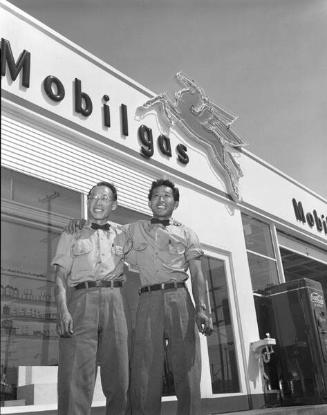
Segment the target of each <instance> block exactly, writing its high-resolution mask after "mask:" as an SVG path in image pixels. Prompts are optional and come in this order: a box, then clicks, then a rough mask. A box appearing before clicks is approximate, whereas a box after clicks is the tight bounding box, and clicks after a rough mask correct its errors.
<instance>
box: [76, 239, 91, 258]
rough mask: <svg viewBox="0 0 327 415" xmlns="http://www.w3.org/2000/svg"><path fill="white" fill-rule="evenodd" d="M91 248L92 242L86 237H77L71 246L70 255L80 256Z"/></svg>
mask: <svg viewBox="0 0 327 415" xmlns="http://www.w3.org/2000/svg"><path fill="white" fill-rule="evenodd" d="M92 249H93V246H92V242H91V241H89V240H87V239H79V240H77V241H76V242H75V243H74V245H73V246H72V255H73V256H80V255H86V254H89V253H90V252H91V251H92Z"/></svg>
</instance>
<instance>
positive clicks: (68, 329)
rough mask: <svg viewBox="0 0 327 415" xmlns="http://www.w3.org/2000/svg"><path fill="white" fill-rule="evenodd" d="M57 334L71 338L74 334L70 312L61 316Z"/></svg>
mask: <svg viewBox="0 0 327 415" xmlns="http://www.w3.org/2000/svg"><path fill="white" fill-rule="evenodd" d="M57 333H58V334H59V336H60V337H71V336H72V334H74V331H73V319H72V316H71V314H70V313H69V312H68V311H66V312H64V313H60V314H59V317H58V322H57Z"/></svg>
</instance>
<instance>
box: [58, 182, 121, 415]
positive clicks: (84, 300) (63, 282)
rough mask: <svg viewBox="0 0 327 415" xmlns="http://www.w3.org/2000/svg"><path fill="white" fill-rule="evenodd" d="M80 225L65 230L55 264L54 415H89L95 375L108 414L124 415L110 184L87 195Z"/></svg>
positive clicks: (113, 202) (114, 202)
mask: <svg viewBox="0 0 327 415" xmlns="http://www.w3.org/2000/svg"><path fill="white" fill-rule="evenodd" d="M87 205H88V218H89V220H88V221H87V222H86V224H85V225H84V227H83V229H77V230H76V231H75V232H74V233H66V232H64V233H63V234H62V235H61V237H60V240H59V243H58V246H57V251H56V255H55V257H54V259H53V261H52V264H53V265H55V266H56V300H57V307H58V325H57V330H58V334H59V335H60V340H59V364H58V414H59V415H90V413H91V404H92V398H93V392H94V385H95V380H96V374H97V366H98V365H99V366H100V369H101V383H102V389H103V392H104V395H105V396H106V399H107V405H106V414H107V415H109V414H110V415H125V411H126V408H127V392H128V385H129V356H128V330H127V323H126V317H125V310H124V304H123V299H122V294H121V288H122V286H123V283H124V280H125V277H124V275H123V259H122V248H121V247H120V246H118V245H117V244H116V240H117V236H118V235H119V234H120V233H121V229H120V227H119V226H117V225H114V224H110V223H109V222H108V220H109V217H110V214H111V212H112V211H113V210H115V209H116V207H117V191H116V188H115V186H114V185H113V184H111V183H108V182H99V183H98V184H97V185H95V186H94V187H92V189H91V190H90V192H89V194H88V202H87Z"/></svg>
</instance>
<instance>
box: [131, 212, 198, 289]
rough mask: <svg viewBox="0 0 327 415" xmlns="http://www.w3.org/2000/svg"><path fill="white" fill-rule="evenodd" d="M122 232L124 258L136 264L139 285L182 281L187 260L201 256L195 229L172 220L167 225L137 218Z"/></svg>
mask: <svg viewBox="0 0 327 415" xmlns="http://www.w3.org/2000/svg"><path fill="white" fill-rule="evenodd" d="M125 232H126V234H125V235H126V241H125V249H124V250H125V252H128V253H127V255H126V260H127V262H128V263H130V264H131V265H136V266H137V267H138V269H139V271H140V280H141V285H142V286H146V285H153V284H158V283H164V282H169V281H177V282H181V281H185V280H186V279H187V278H188V275H187V273H186V271H187V269H188V261H189V260H191V259H195V258H199V257H201V256H202V255H203V251H202V249H201V246H200V242H199V239H198V237H197V235H196V234H195V232H193V231H192V230H191V229H189V228H187V227H186V226H184V225H182V224H180V223H178V222H176V221H174V220H172V219H171V221H170V224H169V225H168V226H167V227H164V226H163V225H161V224H151V222H150V221H149V220H141V221H138V222H135V223H132V224H130V225H126V227H125ZM126 247H127V248H126Z"/></svg>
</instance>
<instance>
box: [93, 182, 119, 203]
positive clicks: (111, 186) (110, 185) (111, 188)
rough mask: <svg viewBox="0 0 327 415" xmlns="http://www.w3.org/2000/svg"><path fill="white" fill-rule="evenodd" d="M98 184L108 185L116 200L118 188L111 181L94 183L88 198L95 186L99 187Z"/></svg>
mask: <svg viewBox="0 0 327 415" xmlns="http://www.w3.org/2000/svg"><path fill="white" fill-rule="evenodd" d="M98 186H106V187H108V188H109V189H110V190H111V192H112V196H113V199H114V200H117V189H116V187H115V186H114V185H113V184H112V183H109V182H98V183H97V184H96V185H94V186H93V187H92V188H91V190H90V191H89V193H88V195H87V197H88V198H89V197H90V195H91V193H92V190H93V189H94V188H95V187H98Z"/></svg>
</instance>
